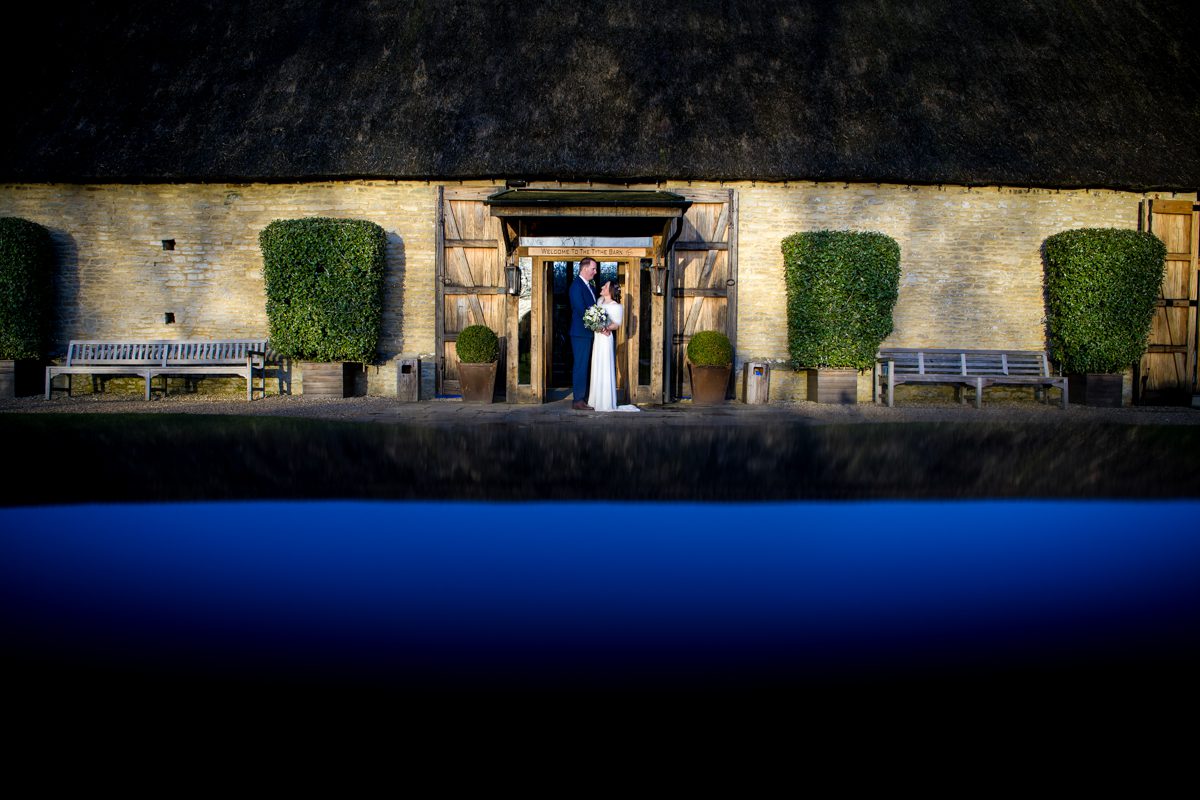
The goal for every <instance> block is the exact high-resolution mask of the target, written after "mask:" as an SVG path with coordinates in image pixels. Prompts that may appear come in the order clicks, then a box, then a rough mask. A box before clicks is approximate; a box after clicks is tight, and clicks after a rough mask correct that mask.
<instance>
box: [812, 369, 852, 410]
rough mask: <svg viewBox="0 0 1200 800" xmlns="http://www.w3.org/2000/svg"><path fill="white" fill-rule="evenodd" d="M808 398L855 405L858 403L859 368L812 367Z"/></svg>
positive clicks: (821, 401)
mask: <svg viewBox="0 0 1200 800" xmlns="http://www.w3.org/2000/svg"><path fill="white" fill-rule="evenodd" d="M808 399H809V400H811V401H812V402H814V403H836V404H841V405H854V404H856V403H858V370H856V369H826V368H821V369H810V370H809V371H808Z"/></svg>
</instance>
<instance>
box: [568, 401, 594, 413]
mask: <svg viewBox="0 0 1200 800" xmlns="http://www.w3.org/2000/svg"><path fill="white" fill-rule="evenodd" d="M571 409H572V410H574V411H595V410H596V409H594V408H592V407H591V406H589V405H588V404H587V403H585V402H583V401H582V400H577V401H576V402H574V403H571Z"/></svg>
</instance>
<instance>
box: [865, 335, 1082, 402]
mask: <svg viewBox="0 0 1200 800" xmlns="http://www.w3.org/2000/svg"><path fill="white" fill-rule="evenodd" d="M902 383H950V384H955V385H956V389H957V394H958V397H959V402H966V400H965V398H964V397H963V396H962V390H963V388H964V387H967V386H970V387H972V388H974V389H975V407H976V408H979V407H980V406H981V405H982V403H983V390H984V389H985V388H986V387H988V386H995V385H998V384H1005V385H1013V386H1033V387H1034V389H1035V392H1036V391H1039V390H1040V389H1041V387H1045V401H1046V402H1047V403H1048V402H1050V391H1049V390H1050V388H1052V387H1058V390H1059V392H1060V393H1061V395H1062V397H1061V400H1062V407H1063V408H1066V407H1067V377H1066V376H1065V375H1051V374H1050V360H1049V359H1048V358H1047V357H1046V353H1045V352H1044V351H1040V350H959V349H936V348H909V347H890V348H887V349H884V350H880V351H879V353H878V355H877V356H876V357H875V402H877V403H879V402H882V401H883V392H884V386H886V387H887V404H888V407H889V408H890V407H891V406H892V396H893V391H894V390H895V388H896V386H897V385H899V384H902Z"/></svg>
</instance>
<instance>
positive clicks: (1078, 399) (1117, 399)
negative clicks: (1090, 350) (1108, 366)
mask: <svg viewBox="0 0 1200 800" xmlns="http://www.w3.org/2000/svg"><path fill="white" fill-rule="evenodd" d="M1124 377H1125V376H1124V375H1122V374H1121V373H1119V372H1088V373H1086V374H1083V375H1067V395H1068V396H1069V397H1070V399H1071V402H1072V403H1079V404H1080V405H1085V406H1099V407H1102V408H1120V407H1121V406H1122V405H1124V400H1123V398H1122V396H1121V386H1122V383H1123V382H1124Z"/></svg>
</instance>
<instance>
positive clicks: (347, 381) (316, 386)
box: [300, 361, 358, 397]
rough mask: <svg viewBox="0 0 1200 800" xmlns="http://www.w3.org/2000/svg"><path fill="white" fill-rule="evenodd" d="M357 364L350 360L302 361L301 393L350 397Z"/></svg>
mask: <svg viewBox="0 0 1200 800" xmlns="http://www.w3.org/2000/svg"><path fill="white" fill-rule="evenodd" d="M357 366H358V364H356V363H354V362H350V361H334V362H331V363H322V362H318V361H301V362H300V375H301V392H300V393H301V394H303V395H306V396H308V397H349V396H350V395H351V394H352V393H353V391H352V390H353V388H354V371H355V368H356V367H357Z"/></svg>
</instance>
